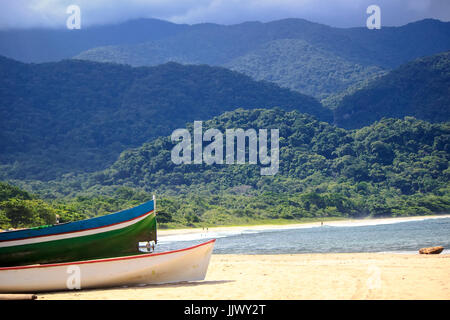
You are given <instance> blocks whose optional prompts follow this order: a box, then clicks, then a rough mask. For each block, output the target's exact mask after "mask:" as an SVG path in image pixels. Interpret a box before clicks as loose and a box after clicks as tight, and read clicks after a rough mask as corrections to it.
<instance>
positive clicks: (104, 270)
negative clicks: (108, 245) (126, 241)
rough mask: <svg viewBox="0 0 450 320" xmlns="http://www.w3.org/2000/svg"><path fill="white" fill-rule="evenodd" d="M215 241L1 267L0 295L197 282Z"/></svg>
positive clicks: (207, 261)
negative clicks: (172, 248)
mask: <svg viewBox="0 0 450 320" xmlns="http://www.w3.org/2000/svg"><path fill="white" fill-rule="evenodd" d="M214 242H215V240H211V241H208V242H205V243H202V244H200V245H197V246H194V247H190V248H186V249H181V250H175V251H169V252H162V253H150V254H142V255H135V256H126V257H119V258H109V259H98V260H88V261H79V262H72V263H60V264H49V265H36V266H22V267H8V268H0V292H8V293H16V292H17V293H18V292H50V291H62V290H75V289H88V288H105V287H116V286H133V285H145V284H164V283H176V282H184V281H199V280H203V279H204V278H205V276H206V271H207V269H208V265H209V260H210V257H211V253H212V250H213V248H214Z"/></svg>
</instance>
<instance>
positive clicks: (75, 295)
mask: <svg viewBox="0 0 450 320" xmlns="http://www.w3.org/2000/svg"><path fill="white" fill-rule="evenodd" d="M435 217H450V215H446V216H431V217H426V218H427V219H430V218H435ZM400 219H401V220H400ZM418 219H424V217H407V218H389V219H377V220H346V221H333V222H326V224H328V225H333V224H357V223H364V224H371V223H392V222H395V221H405V220H418ZM313 224H315V225H317V224H318V223H317V222H315V223H313ZM319 224H320V222H319ZM301 226H306V224H301V225H283V226H280V225H275V226H268V225H265V226H250V227H222V228H209V229H208V232H219V231H226V230H228V231H229V230H241V229H242V230H244V229H245V230H248V229H252V228H253V229H261V228H262V229H266V228H269V229H270V228H294V227H301ZM200 232H205V230H203V229H202V228H200V229H183V230H180V229H178V230H161V231H159V237H160V238H161V239H162V238H164V237H168V236H173V235H179V234H189V233H200ZM38 299H64V300H66V299H82V300H84V299H86V300H87V299H89V300H91V299H101V300H108V299H116V300H117V299H118V300H124V299H126V300H128V299H139V300H144V299H152V300H154V299H169V300H173V299H176V300H178V299H180V300H188V299H193V300H214V299H221V300H228V299H237V300H240V299H250V300H254V299H255V300H264V299H273V300H290V299H445V300H448V299H450V254H440V255H420V254H418V253H417V254H392V253H389V254H388V253H327V254H280V255H231V254H230V255H223V254H222V255H219V254H213V255H212V257H211V261H210V265H209V269H208V273H207V276H206V278H205V280H204V281H199V282H191V283H179V284H166V285H147V286H139V287H121V288H110V289H99V290H82V291H71V292H57V293H41V294H38Z"/></svg>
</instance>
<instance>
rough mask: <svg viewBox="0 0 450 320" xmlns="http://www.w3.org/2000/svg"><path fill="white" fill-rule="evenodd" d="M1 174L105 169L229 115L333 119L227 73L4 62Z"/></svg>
mask: <svg viewBox="0 0 450 320" xmlns="http://www.w3.org/2000/svg"><path fill="white" fill-rule="evenodd" d="M0 97H1V102H0V137H1V138H0V162H1V164H2V166H1V170H0V176H1V177H2V178H6V177H8V178H17V179H29V178H33V179H44V180H47V179H53V178H55V177H56V176H58V175H60V174H62V173H68V172H85V171H93V170H99V169H102V168H105V167H107V166H108V165H109V164H111V163H113V162H114V161H115V160H116V159H117V156H118V155H119V153H120V152H122V151H123V150H125V149H127V148H130V147H135V146H139V145H141V144H142V143H144V142H146V141H149V140H151V139H153V138H155V137H158V136H161V135H162V136H164V135H168V134H170V133H171V132H172V131H173V130H174V129H176V128H179V127H180V126H184V125H185V123H186V122H187V121H193V120H203V119H205V120H206V119H209V118H211V117H213V116H216V115H219V114H221V113H223V112H225V111H227V110H233V109H235V108H238V107H242V108H261V107H262V108H272V107H276V106H278V107H281V108H284V109H287V110H298V111H301V112H306V113H310V114H313V115H315V116H317V117H318V118H319V119H322V120H325V121H332V114H331V112H330V111H329V110H328V109H325V108H323V107H322V106H321V104H320V103H319V102H317V101H316V100H315V99H314V98H311V97H308V96H304V95H302V94H299V93H297V92H293V91H290V90H288V89H282V88H280V87H278V86H276V85H274V84H271V83H266V82H256V81H254V80H252V79H251V78H250V77H248V76H245V75H242V74H239V73H237V72H233V71H230V70H227V69H224V68H219V67H209V66H183V65H180V64H176V63H168V64H164V65H161V66H157V67H139V68H133V67H130V66H124V65H116V64H102V63H95V62H90V61H78V60H66V61H61V62H57V63H43V64H24V63H20V62H17V61H13V60H10V59H7V58H0Z"/></svg>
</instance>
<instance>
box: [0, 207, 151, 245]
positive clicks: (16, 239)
mask: <svg viewBox="0 0 450 320" xmlns="http://www.w3.org/2000/svg"><path fill="white" fill-rule="evenodd" d="M154 211H155V210H154V209H152V210H150V211H148V212H146V213H144V214H141V215H140V216H137V217H134V218H131V219H128V220H122V221H119V222H115V223H111V224H107V225H102V226H98V227H93V228H86V229H80V230H73V231H65V232H59V233H52V234H42V235H36V236H31V237H23V238H13V239H5V240H0V243H6V242H12V241H20V240H25V239H35V238H42V237H54V236H60V235H62V234H70V233H77V232H85V231H89V230H96V229H102V228H108V227H111V226H115V225H118V224H122V223H126V222H130V221H133V220H136V219H139V218H142V217H144V216H146V215H150V214H151V213H153V212H154ZM112 214H114V213H112ZM88 220H89V219H88ZM79 221H85V220H79ZM79 221H75V222H79ZM67 223H72V222H67ZM54 226H58V224H55V225H52V226H50V227H48V228H51V227H54ZM31 229H32V228H30V229H23V230H15V231H24V230H31ZM15 231H10V232H15Z"/></svg>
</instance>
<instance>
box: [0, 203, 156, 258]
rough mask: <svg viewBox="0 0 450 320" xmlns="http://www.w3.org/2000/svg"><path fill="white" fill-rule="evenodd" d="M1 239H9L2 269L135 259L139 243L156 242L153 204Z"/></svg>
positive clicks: (2, 245)
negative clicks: (99, 260) (133, 256)
mask: <svg viewBox="0 0 450 320" xmlns="http://www.w3.org/2000/svg"><path fill="white" fill-rule="evenodd" d="M1 236H3V237H4V238H6V239H1V238H0V266H2V267H7V266H21V265H29V264H36V263H39V264H46V263H58V262H71V261H79V260H90V259H100V258H107V257H117V256H126V255H135V254H139V249H138V245H139V242H140V241H155V242H156V236H157V235H156V216H155V211H154V205H153V203H147V204H144V205H141V206H139V207H136V208H132V209H129V210H128V211H124V212H120V213H118V214H111V215H109V216H103V217H99V218H94V219H88V220H85V221H78V222H75V223H68V224H64V225H55V226H51V227H48V228H42V229H38V230H35V229H29V230H24V231H23V232H22V231H20V232H12V233H6V234H4V235H1ZM7 236H9V239H8V238H7Z"/></svg>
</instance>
